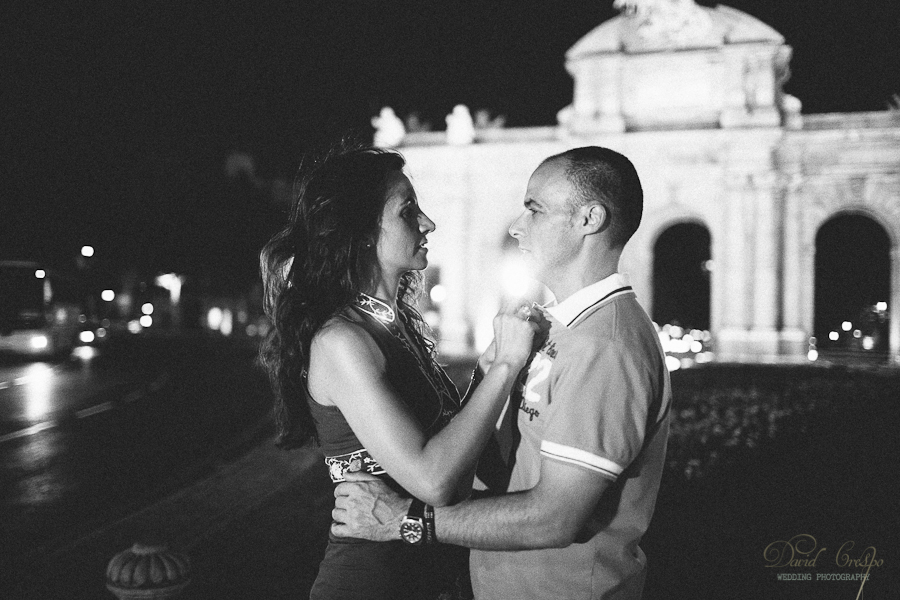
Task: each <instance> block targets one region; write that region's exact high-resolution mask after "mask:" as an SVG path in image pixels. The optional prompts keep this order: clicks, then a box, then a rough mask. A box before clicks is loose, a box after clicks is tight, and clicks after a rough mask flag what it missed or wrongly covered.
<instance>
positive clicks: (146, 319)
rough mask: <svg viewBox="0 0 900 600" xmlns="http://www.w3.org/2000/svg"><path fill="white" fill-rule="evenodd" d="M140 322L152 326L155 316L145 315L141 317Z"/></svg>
mask: <svg viewBox="0 0 900 600" xmlns="http://www.w3.org/2000/svg"><path fill="white" fill-rule="evenodd" d="M138 322H139V323H140V324H141V327H150V326H151V325H153V317H151V316H150V315H144V316H143V317H141V318H140V319H139V320H138Z"/></svg>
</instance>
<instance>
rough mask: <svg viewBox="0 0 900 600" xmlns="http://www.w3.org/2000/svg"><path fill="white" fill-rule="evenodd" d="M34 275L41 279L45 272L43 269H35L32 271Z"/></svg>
mask: <svg viewBox="0 0 900 600" xmlns="http://www.w3.org/2000/svg"><path fill="white" fill-rule="evenodd" d="M34 276H35V277H36V278H38V279H43V278H44V277H46V276H47V272H46V271H45V270H43V269H38V270H37V271H35V272H34Z"/></svg>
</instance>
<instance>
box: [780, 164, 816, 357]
mask: <svg viewBox="0 0 900 600" xmlns="http://www.w3.org/2000/svg"><path fill="white" fill-rule="evenodd" d="M783 185H784V245H783V251H782V256H783V268H782V278H781V289H782V294H781V348H780V352H779V353H780V354H782V355H784V356H787V357H793V358H798V357H803V356H805V353H806V350H807V344H808V342H809V336H810V331H809V330H807V329H806V328H805V327H804V318H803V315H804V314H805V313H806V312H808V311H809V308H804V302H805V301H806V298H807V297H808V296H809V294H804V292H803V278H802V277H801V273H802V255H803V240H802V237H801V235H802V227H801V222H800V219H801V218H802V216H801V210H800V204H801V198H800V194H799V192H800V188H801V186H802V185H803V178H802V176H801V175H800V174H799V173H792V174H790V175H788V176H787V177H786V178H785V181H784V183H783Z"/></svg>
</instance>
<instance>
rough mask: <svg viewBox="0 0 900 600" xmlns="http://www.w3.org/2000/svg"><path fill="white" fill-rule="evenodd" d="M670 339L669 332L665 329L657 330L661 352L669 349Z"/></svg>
mask: <svg viewBox="0 0 900 600" xmlns="http://www.w3.org/2000/svg"><path fill="white" fill-rule="evenodd" d="M671 341H672V338H670V337H669V334H668V333H666V332H665V331H660V332H659V343H660V344H662V349H663V352H668V351H669V343H670V342H671Z"/></svg>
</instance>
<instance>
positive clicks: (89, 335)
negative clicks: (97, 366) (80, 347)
mask: <svg viewBox="0 0 900 600" xmlns="http://www.w3.org/2000/svg"><path fill="white" fill-rule="evenodd" d="M78 339H79V340H80V341H81V343H82V344H90V343H91V342H93V341H94V332H93V331H82V332H81V333H79V334H78Z"/></svg>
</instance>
